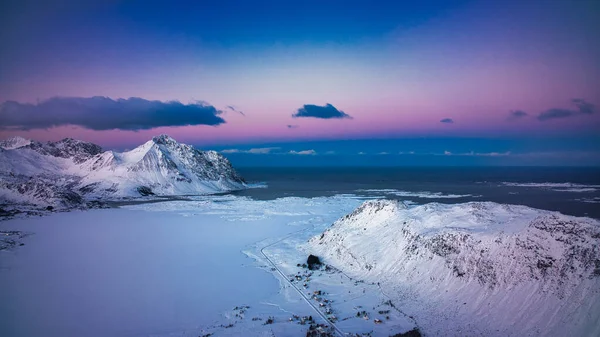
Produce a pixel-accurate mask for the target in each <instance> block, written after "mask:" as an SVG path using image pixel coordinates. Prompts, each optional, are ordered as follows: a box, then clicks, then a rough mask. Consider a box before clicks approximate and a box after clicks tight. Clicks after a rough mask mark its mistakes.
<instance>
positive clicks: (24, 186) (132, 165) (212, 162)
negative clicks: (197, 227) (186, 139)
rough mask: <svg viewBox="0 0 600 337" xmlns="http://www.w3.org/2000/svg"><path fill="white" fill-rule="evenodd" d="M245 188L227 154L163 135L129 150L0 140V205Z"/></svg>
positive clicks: (82, 203) (72, 203)
mask: <svg viewBox="0 0 600 337" xmlns="http://www.w3.org/2000/svg"><path fill="white" fill-rule="evenodd" d="M245 187H246V184H245V181H244V179H243V178H242V177H241V176H240V175H239V174H238V173H237V172H236V171H235V170H234V169H233V167H232V166H231V163H230V162H229V161H228V160H227V158H225V157H223V156H222V155H221V154H219V153H217V152H215V151H200V150H197V149H195V148H194V147H192V146H190V145H185V144H180V143H178V142H177V141H175V140H174V139H173V138H171V137H169V136H167V135H161V136H157V137H154V138H152V140H150V141H148V142H146V143H145V144H143V145H141V146H139V147H137V148H135V149H133V150H131V151H127V152H115V151H103V149H102V148H101V147H100V146H99V145H96V144H92V143H88V142H84V141H79V140H75V139H71V138H66V139H63V140H60V141H58V142H47V143H41V142H36V141H31V140H27V139H24V138H21V137H14V138H11V139H7V140H4V141H1V142H0V205H27V206H32V207H39V208H47V207H48V206H50V207H51V208H72V207H86V206H87V205H89V204H90V203H93V202H97V201H108V200H123V199H127V198H138V197H148V196H151V195H155V196H181V195H198V194H210V193H217V192H225V191H232V190H239V189H243V188H245Z"/></svg>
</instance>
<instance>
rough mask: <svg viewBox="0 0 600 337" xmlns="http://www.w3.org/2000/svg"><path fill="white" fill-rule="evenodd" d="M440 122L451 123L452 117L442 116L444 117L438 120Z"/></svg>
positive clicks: (452, 121)
mask: <svg viewBox="0 0 600 337" xmlns="http://www.w3.org/2000/svg"><path fill="white" fill-rule="evenodd" d="M440 123H445V124H452V123H454V120H453V119H452V118H444V119H442V120H440Z"/></svg>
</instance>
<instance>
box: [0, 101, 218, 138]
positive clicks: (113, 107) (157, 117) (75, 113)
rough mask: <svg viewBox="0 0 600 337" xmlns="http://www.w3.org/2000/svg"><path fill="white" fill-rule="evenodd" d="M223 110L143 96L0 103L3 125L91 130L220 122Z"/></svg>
mask: <svg viewBox="0 0 600 337" xmlns="http://www.w3.org/2000/svg"><path fill="white" fill-rule="evenodd" d="M221 113H222V112H221V111H220V110H218V109H216V108H215V107H214V106H212V105H209V104H207V103H204V102H199V103H192V104H183V103H181V102H178V101H169V102H161V101H149V100H145V99H143V98H138V97H132V98H128V99H117V100H113V99H111V98H108V97H90V98H83V97H55V98H51V99H48V100H46V101H43V102H40V103H38V104H24V103H18V102H14V101H7V102H4V103H3V104H2V105H0V129H4V130H7V129H14V130H30V129H46V128H51V127H56V126H64V125H77V126H81V127H83V128H86V129H91V130H113V129H120V130H134V131H135V130H147V129H152V128H157V127H164V126H171V127H173V126H186V125H213V126H214V125H219V124H223V123H225V120H224V119H223V118H221V117H220V116H219V115H220V114H221Z"/></svg>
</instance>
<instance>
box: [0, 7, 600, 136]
mask: <svg viewBox="0 0 600 337" xmlns="http://www.w3.org/2000/svg"><path fill="white" fill-rule="evenodd" d="M54 2H56V1H55V0H52V1H50V2H47V1H24V2H23V1H18V2H17V1H12V0H10V1H8V2H7V3H3V4H2V5H1V6H2V8H1V11H0V12H1V13H2V14H0V15H1V16H2V17H1V20H0V21H1V22H2V32H1V33H0V34H1V35H0V42H1V45H2V46H3V47H2V48H1V51H0V61H1V62H0V64H1V65H0V102H4V101H17V102H19V103H21V104H22V103H32V104H34V105H35V104H37V103H43V102H44V101H45V100H47V99H50V98H52V97H56V96H59V97H84V98H88V97H93V96H106V97H109V98H111V99H114V100H117V99H119V98H124V99H127V98H129V97H140V98H142V99H145V100H150V101H154V100H159V101H163V102H166V101H172V100H177V101H180V102H181V103H183V104H188V103H195V102H196V101H203V102H206V103H205V104H210V105H212V106H214V107H215V108H216V109H217V110H221V111H223V113H221V114H220V115H219V116H220V117H221V118H223V119H224V120H225V121H226V122H225V123H222V124H220V125H218V126H210V125H193V124H194V123H193V122H190V124H192V125H188V126H179V125H185V124H186V122H185V121H184V122H182V124H168V123H167V124H165V125H177V126H174V127H173V126H166V127H158V128H150V129H148V128H140V129H137V130H136V129H135V128H122V127H121V126H120V125H119V124H115V126H114V128H116V129H115V130H106V129H102V130H98V129H97V128H96V129H95V130H94V127H90V126H89V125H82V124H81V123H79V124H78V123H77V122H72V123H73V124H77V125H66V124H65V123H68V122H69V118H71V117H69V116H64V119H65V121H66V122H65V123H62V122H61V123H57V124H58V126H55V124H52V125H50V124H48V125H46V124H44V122H40V123H41V124H36V125H35V126H32V125H31V124H30V123H28V120H25V121H23V120H22V119H19V121H16V120H13V119H11V118H13V117H11V118H8V117H7V116H8V115H7V112H6V108H3V109H4V110H3V111H0V127H2V129H1V130H0V136H1V137H0V138H5V137H8V136H13V135H23V136H26V137H30V138H35V139H38V140H56V139H59V138H63V137H67V136H68V137H74V138H81V139H85V140H89V141H94V142H97V143H100V144H101V145H104V146H123V145H129V144H136V143H141V142H143V141H145V140H147V139H149V138H150V137H151V136H153V135H156V134H158V133H168V134H170V135H172V136H173V137H175V138H176V139H178V140H181V141H185V142H189V143H194V144H200V145H201V144H244V143H247V144H255V143H260V142H275V141H294V140H311V139H333V140H343V139H356V138H382V137H389V138H397V137H430V136H435V137H508V138H510V137H520V136H523V135H531V136H537V137H570V136H581V135H591V136H593V135H595V134H597V133H598V131H600V117H599V116H600V114H599V113H597V112H596V106H597V105H598V104H600V62H599V61H598V60H600V9H599V8H600V5H599V4H598V2H597V1H593V0H590V1H586V0H576V1H559V0H549V1H425V2H423V4H412V5H408V4H400V5H390V4H386V3H379V4H376V3H373V2H366V1H365V2H362V3H359V2H353V3H351V4H350V5H344V4H343V3H342V2H335V1H334V2H331V3H328V4H327V5H323V4H319V2H312V1H308V2H305V3H301V4H293V3H291V2H289V3H288V2H286V4H281V2H279V3H278V2H269V1H258V2H254V3H253V4H252V5H250V4H240V3H239V2H236V3H235V4H233V3H227V2H223V3H219V4H211V5H206V4H200V5H198V4H192V3H187V4H182V5H180V6H175V5H173V4H172V2H164V3H163V4H157V3H154V2H153V3H152V5H148V4H146V3H145V2H136V1H132V2H119V1H111V2H108V4H97V5H81V4H78V3H79V2H75V1H58V2H57V3H54ZM58 3H60V6H59V5H58ZM103 3H106V2H103ZM573 99H581V100H583V102H584V103H585V104H587V105H586V106H587V107H590V109H588V110H585V109H583V110H582V109H580V107H579V106H577V105H576V104H574V102H573ZM327 103H329V104H332V105H333V106H334V107H335V109H337V110H338V111H343V112H344V113H345V114H347V115H349V116H351V117H352V118H315V117H314V116H313V117H297V118H293V117H292V114H294V113H296V112H297V111H298V109H301V108H303V107H304V106H305V105H318V106H325V105H326V104H327ZM227 106H234V107H235V109H236V110H238V111H242V112H243V114H242V113H239V112H236V111H233V110H232V109H229V108H227ZM15 109H17V110H15V111H16V112H15V114H22V116H25V115H24V112H22V109H25V108H23V107H21V106H19V107H18V108H15ZM27 109H30V108H27ZM45 109H46V107H45V106H43V105H42V106H41V107H40V108H31V109H30V110H27V111H29V112H28V113H30V114H31V116H34V117H35V116H36V115H35V114H38V115H43V114H46V116H48V115H49V114H54V113H56V112H54V110H51V111H49V110H45ZM517 110H518V111H523V112H525V114H522V113H520V114H519V113H518V114H515V115H512V114H511V112H512V111H517ZM559 110H560V111H559ZM126 111H129V110H127V109H126ZM82 113H96V114H97V113H100V114H102V113H104V112H103V110H102V109H100V108H97V109H96V110H93V112H85V111H84V112H82ZM124 113H125V112H124ZM164 113H165V114H171V115H172V114H175V113H177V112H169V111H165V112H164ZM315 113H317V114H318V113H320V112H315ZM27 116H29V115H27ZM542 116H546V117H547V118H546V117H542ZM34 117H31V118H30V119H32V120H33V119H35V118H34ZM15 118H16V117H15ZM27 118H29V117H27ZM1 119H4V120H5V121H4V122H2V120H1ZM444 119H450V120H451V121H452V122H451V123H450V122H448V123H442V122H440V121H441V120H444ZM84 124H85V123H84ZM150 124H151V125H155V123H150ZM40 125H41V126H40ZM290 125H291V126H293V127H288V126H290ZM109 129H110V127H109Z"/></svg>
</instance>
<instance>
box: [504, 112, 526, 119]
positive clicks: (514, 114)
mask: <svg viewBox="0 0 600 337" xmlns="http://www.w3.org/2000/svg"><path fill="white" fill-rule="evenodd" d="M527 116H528V114H527V112H525V111H523V110H512V111H511V112H509V113H508V119H509V120H517V119H521V118H524V117H527Z"/></svg>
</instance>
